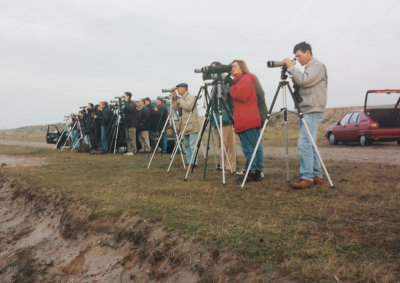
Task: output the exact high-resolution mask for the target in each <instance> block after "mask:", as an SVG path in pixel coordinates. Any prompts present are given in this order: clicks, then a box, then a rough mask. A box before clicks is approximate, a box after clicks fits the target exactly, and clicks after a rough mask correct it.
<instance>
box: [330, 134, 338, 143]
mask: <svg viewBox="0 0 400 283" xmlns="http://www.w3.org/2000/svg"><path fill="white" fill-rule="evenodd" d="M328 139H329V143H330V144H331V145H335V144H337V143H338V142H337V140H336V138H335V136H334V135H333V133H330V134H329V136H328Z"/></svg>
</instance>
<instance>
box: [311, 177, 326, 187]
mask: <svg viewBox="0 0 400 283" xmlns="http://www.w3.org/2000/svg"><path fill="white" fill-rule="evenodd" d="M312 179H313V182H314V185H321V184H323V183H324V179H322V178H318V177H313V178H312Z"/></svg>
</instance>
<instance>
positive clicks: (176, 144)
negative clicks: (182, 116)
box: [167, 84, 207, 173]
mask: <svg viewBox="0 0 400 283" xmlns="http://www.w3.org/2000/svg"><path fill="white" fill-rule="evenodd" d="M203 90H204V92H205V93H207V84H204V85H203V86H201V87H200V89H199V92H198V93H197V95H196V98H195V100H194V103H193V106H192V109H191V110H190V113H189V116H188V118H187V120H186V121H185V125H184V127H183V130H182V132H180V134H179V137H178V140H177V142H176V143H175V146H174V150H173V151H172V155H171V162H170V163H169V166H168V169H167V173H169V171H170V169H171V166H172V163H173V162H174V159H175V155H176V153H177V151H178V149H180V144H181V143H182V139H183V135H184V134H185V131H186V128H187V125H188V123H189V121H190V117H192V115H193V111H194V109H195V108H196V106H197V101H198V100H199V98H200V94H201V92H202V91H203ZM180 152H182V151H180ZM192 157H193V155H192ZM184 168H186V167H184ZM189 168H190V164H189Z"/></svg>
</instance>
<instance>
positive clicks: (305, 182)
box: [291, 179, 314, 189]
mask: <svg viewBox="0 0 400 283" xmlns="http://www.w3.org/2000/svg"><path fill="white" fill-rule="evenodd" d="M291 186H292V188H293V189H306V188H310V187H312V186H314V182H313V181H310V180H306V179H300V180H299V181H298V182H297V183H292V185H291Z"/></svg>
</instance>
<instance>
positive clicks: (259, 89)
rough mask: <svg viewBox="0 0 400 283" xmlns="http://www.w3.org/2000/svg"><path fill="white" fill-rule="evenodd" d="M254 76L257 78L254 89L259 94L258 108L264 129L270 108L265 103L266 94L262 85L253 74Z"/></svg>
mask: <svg viewBox="0 0 400 283" xmlns="http://www.w3.org/2000/svg"><path fill="white" fill-rule="evenodd" d="M252 75H253V76H254V77H255V78H256V82H255V84H254V88H255V90H256V94H257V106H258V112H260V118H261V127H262V126H263V125H264V122H265V119H267V114H268V107H267V103H266V102H265V93H264V90H263V88H262V86H261V84H260V81H259V80H258V78H257V77H256V76H255V75H254V74H252Z"/></svg>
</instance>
